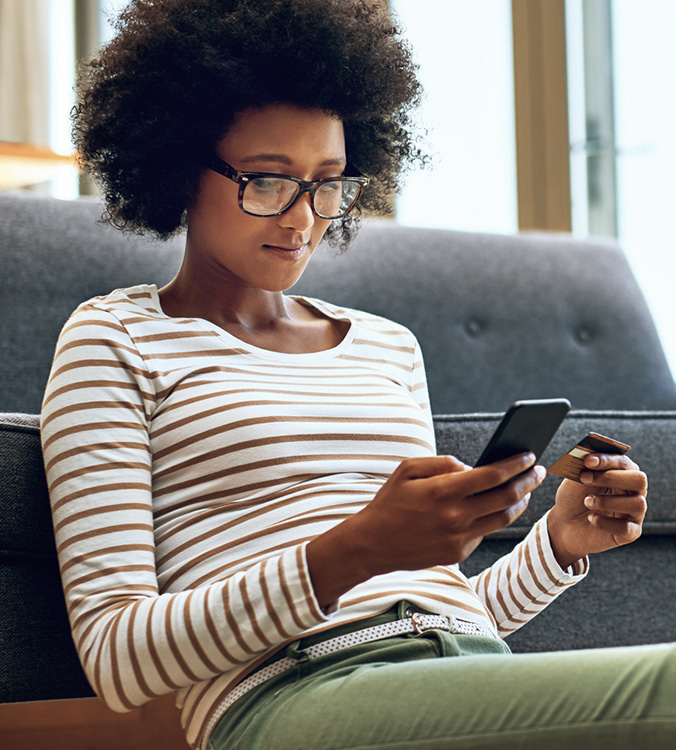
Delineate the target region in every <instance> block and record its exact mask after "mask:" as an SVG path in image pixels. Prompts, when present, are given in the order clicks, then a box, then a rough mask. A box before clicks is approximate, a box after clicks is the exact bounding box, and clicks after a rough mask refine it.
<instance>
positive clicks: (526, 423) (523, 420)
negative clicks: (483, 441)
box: [475, 398, 570, 466]
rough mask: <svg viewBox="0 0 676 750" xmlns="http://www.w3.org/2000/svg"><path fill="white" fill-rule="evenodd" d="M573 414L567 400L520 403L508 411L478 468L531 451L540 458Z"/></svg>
mask: <svg viewBox="0 0 676 750" xmlns="http://www.w3.org/2000/svg"><path fill="white" fill-rule="evenodd" d="M569 411H570V401H568V399H565V398H555V399H534V400H530V401H516V402H515V403H513V404H512V405H511V406H510V407H509V409H508V410H507V411H506V413H505V415H504V417H503V418H502V420H501V422H500V424H499V425H498V427H497V429H496V430H495V432H494V433H493V436H492V437H491V439H490V440H489V441H488V445H486V447H485V448H484V450H483V452H482V454H481V456H480V457H479V460H478V461H477V462H476V464H475V466H485V465H486V464H491V463H494V462H495V461H500V460H501V459H503V458H509V457H510V456H514V455H516V454H517V453H527V452H529V451H530V452H532V453H534V454H535V456H536V458H537V459H539V458H540V456H541V455H542V454H543V453H544V452H545V450H546V448H547V446H548V445H549V443H550V441H551V439H552V438H553V437H554V435H555V433H556V431H557V430H558V429H559V426H560V425H561V422H563V420H564V419H565V417H566V415H567V414H568V412H569Z"/></svg>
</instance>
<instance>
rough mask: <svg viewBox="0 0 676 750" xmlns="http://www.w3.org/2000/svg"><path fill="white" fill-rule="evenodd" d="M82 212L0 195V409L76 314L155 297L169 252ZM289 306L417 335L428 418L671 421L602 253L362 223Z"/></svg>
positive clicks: (650, 360)
mask: <svg viewBox="0 0 676 750" xmlns="http://www.w3.org/2000/svg"><path fill="white" fill-rule="evenodd" d="M101 213H102V208H101V205H100V204H99V203H98V202H97V201H93V200H80V201H58V200H54V199H49V198H38V197H33V196H24V195H10V194H7V193H5V194H0V320H2V335H1V336H0V411H23V412H37V411H38V410H39V408H40V401H41V396H42V392H43V389H44V385H45V381H46V378H47V374H48V371H49V366H50V362H51V357H52V354H53V350H54V344H55V342H56V338H57V336H58V333H59V330H60V329H61V326H62V325H63V323H64V322H65V320H66V319H67V317H68V315H69V314H70V312H72V310H73V309H74V308H75V307H76V306H77V305H78V304H79V303H80V302H81V301H83V300H85V299H88V298H89V297H91V296H94V295H97V294H105V293H106V292H108V291H110V290H111V289H113V288H116V287H120V286H129V285H133V284H137V283H143V282H146V283H156V284H157V285H158V286H162V285H163V284H165V283H166V282H167V281H169V280H170V279H171V278H172V276H173V275H174V273H175V272H176V270H177V268H178V266H179V264H180V260H181V256H182V246H183V243H182V239H181V238H180V237H179V238H176V239H174V240H172V241H170V242H168V243H157V242H154V243H153V242H149V241H147V240H142V239H140V238H138V237H129V236H126V235H123V234H122V233H120V232H117V231H115V230H114V229H112V228H111V227H109V226H103V225H101V224H100V223H97V219H99V217H100V215H101ZM293 292H294V293H295V292H297V293H303V294H309V295H313V296H317V297H320V298H324V299H327V300H329V301H331V302H335V303H338V304H344V305H348V306H352V307H357V308H360V309H365V310H369V311H371V312H374V313H377V314H380V315H384V316H386V317H389V318H392V319H394V320H397V321H399V322H401V323H404V324H405V325H407V326H409V327H410V328H411V329H412V330H413V331H414V333H415V334H416V335H417V336H418V338H419V340H420V342H421V345H422V347H423V352H424V354H425V360H426V365H427V371H428V379H429V382H430V391H431V397H432V405H433V409H434V411H435V412H436V413H465V412H474V411H502V410H504V409H505V408H506V407H507V406H508V405H509V403H511V401H513V400H515V399H517V398H543V397H549V396H566V397H567V398H569V399H570V400H571V402H572V403H573V406H574V408H577V409H638V410H642V409H651V410H659V409H675V408H676V385H675V384H674V379H673V377H672V375H671V373H670V371H669V368H668V366H667V363H666V360H665V357H664V354H663V352H662V349H661V347H660V344H659V341H658V337H657V334H656V331H655V327H654V325H653V323H652V320H651V318H650V315H649V312H648V310H647V307H646V305H645V302H644V299H643V297H642V295H641V293H640V291H639V289H638V287H637V285H636V282H635V280H634V278H633V276H632V274H631V271H630V269H629V266H628V264H627V262H626V259H625V258H624V256H623V254H622V252H621V251H620V250H619V249H618V248H617V247H616V246H615V245H614V244H612V243H609V242H604V241H599V242H581V241H576V240H573V239H571V238H570V237H567V236H551V235H540V236H515V237H507V236H500V235H487V234H484V235H482V234H470V233H462V232H451V231H443V230H429V229H412V228H405V227H400V226H397V225H396V224H393V223H392V222H387V221H372V222H367V223H366V224H365V226H364V227H363V228H362V230H361V232H360V234H359V236H358V238H357V240H356V241H355V243H354V246H353V247H352V248H351V250H350V251H349V252H348V253H347V254H345V255H337V254H336V253H335V252H333V251H331V250H330V249H328V248H325V247H323V248H320V249H319V250H318V251H317V253H316V254H315V257H314V258H313V259H312V262H311V263H310V265H309V267H308V269H307V271H306V273H305V275H304V276H303V278H302V279H301V281H300V282H299V283H298V284H297V285H296V287H295V288H294V290H293Z"/></svg>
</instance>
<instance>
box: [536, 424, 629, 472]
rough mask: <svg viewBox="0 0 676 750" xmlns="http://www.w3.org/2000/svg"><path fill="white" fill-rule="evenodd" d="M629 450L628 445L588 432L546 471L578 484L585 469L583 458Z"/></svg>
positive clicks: (617, 453) (621, 452)
mask: <svg viewBox="0 0 676 750" xmlns="http://www.w3.org/2000/svg"><path fill="white" fill-rule="evenodd" d="M630 448H631V446H630V445H627V444H626V443H621V442H620V441H619V440H614V439H613V438H609V437H606V436H605V435H599V434H598V433H597V432H590V433H589V435H587V437H585V438H583V439H582V440H580V442H579V443H578V444H577V445H576V446H575V447H573V448H571V449H570V450H569V451H568V453H565V454H564V455H563V456H561V458H560V459H559V460H558V461H556V463H554V464H552V465H551V466H550V467H549V469H547V471H548V472H549V474H556V476H557V477H563V478H564V479H572V480H573V481H574V482H579V481H580V474H581V472H582V471H583V470H584V469H585V468H586V467H585V465H584V463H583V461H584V459H585V456H588V455H589V454H590V453H613V454H615V455H622V454H623V453H626V452H627V451H628V450H629V449H630Z"/></svg>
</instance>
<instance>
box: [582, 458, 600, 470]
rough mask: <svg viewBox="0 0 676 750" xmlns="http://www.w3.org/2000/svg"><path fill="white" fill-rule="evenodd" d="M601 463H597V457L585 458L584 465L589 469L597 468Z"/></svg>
mask: <svg viewBox="0 0 676 750" xmlns="http://www.w3.org/2000/svg"><path fill="white" fill-rule="evenodd" d="M600 463H601V462H600V461H599V457H598V456H587V459H586V460H585V465H586V466H588V467H589V468H590V469H591V468H593V467H594V466H598V465H599V464H600Z"/></svg>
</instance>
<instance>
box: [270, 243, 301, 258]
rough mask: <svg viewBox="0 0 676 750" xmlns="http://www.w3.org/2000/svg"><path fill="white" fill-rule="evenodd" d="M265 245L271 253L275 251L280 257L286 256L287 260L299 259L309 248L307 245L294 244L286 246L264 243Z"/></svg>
mask: <svg viewBox="0 0 676 750" xmlns="http://www.w3.org/2000/svg"><path fill="white" fill-rule="evenodd" d="M263 247H264V248H265V249H266V250H267V251H268V252H270V253H274V254H275V255H277V256H279V257H280V258H286V259H287V260H298V258H301V257H302V256H303V254H304V253H305V250H306V249H307V244H305V245H293V246H289V247H284V246H283V245H263Z"/></svg>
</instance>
